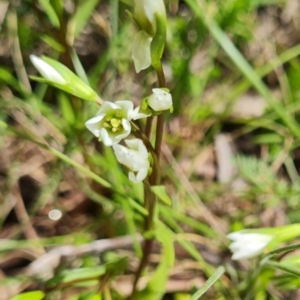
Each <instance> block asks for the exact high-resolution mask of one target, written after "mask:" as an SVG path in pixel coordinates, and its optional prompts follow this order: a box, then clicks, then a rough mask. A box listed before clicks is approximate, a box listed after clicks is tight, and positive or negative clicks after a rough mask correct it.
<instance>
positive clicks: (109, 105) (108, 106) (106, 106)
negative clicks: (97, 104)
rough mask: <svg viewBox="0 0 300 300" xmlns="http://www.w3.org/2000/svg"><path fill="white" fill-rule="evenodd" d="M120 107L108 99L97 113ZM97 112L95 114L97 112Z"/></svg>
mask: <svg viewBox="0 0 300 300" xmlns="http://www.w3.org/2000/svg"><path fill="white" fill-rule="evenodd" d="M116 109H120V106H119V105H117V104H116V103H113V102H110V101H104V102H103V104H102V105H101V108H100V109H99V111H98V113H108V112H110V111H112V110H116ZM98 113H97V114H98Z"/></svg>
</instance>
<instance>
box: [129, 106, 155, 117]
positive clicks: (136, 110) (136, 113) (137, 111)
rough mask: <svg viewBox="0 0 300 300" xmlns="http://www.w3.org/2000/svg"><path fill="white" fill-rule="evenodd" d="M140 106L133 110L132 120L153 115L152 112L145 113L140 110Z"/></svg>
mask: <svg viewBox="0 0 300 300" xmlns="http://www.w3.org/2000/svg"><path fill="white" fill-rule="evenodd" d="M139 110H140V107H139V106H138V107H136V108H135V110H134V111H133V112H132V114H131V115H130V118H129V119H130V120H138V119H143V118H147V117H149V116H151V114H147V115H146V114H143V113H140V112H139Z"/></svg>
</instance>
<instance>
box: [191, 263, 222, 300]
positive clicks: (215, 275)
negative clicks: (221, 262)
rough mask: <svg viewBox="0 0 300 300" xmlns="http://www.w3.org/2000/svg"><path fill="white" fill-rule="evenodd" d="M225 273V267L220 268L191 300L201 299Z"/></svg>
mask: <svg viewBox="0 0 300 300" xmlns="http://www.w3.org/2000/svg"><path fill="white" fill-rule="evenodd" d="M224 272H225V268H224V267H223V266H221V267H219V268H218V269H217V270H216V272H215V273H214V274H213V275H212V276H211V277H210V278H208V280H207V281H206V282H205V283H204V285H203V286H202V288H201V289H200V290H199V291H197V292H196V293H195V294H194V295H193V296H192V298H191V300H198V299H200V298H201V296H202V295H203V294H204V293H205V292H206V291H207V290H208V289H209V288H210V287H211V286H212V285H213V284H214V283H215V282H216V281H217V280H218V279H219V278H220V277H221V276H222V275H223V274H224Z"/></svg>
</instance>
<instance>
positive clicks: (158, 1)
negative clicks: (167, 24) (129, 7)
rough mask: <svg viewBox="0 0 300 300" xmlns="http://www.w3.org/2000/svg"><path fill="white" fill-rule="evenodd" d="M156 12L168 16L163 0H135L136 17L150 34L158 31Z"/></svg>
mask: <svg viewBox="0 0 300 300" xmlns="http://www.w3.org/2000/svg"><path fill="white" fill-rule="evenodd" d="M155 14H158V15H160V16H163V17H164V18H166V9H165V4H164V1H163V0H154V1H153V0H135V1H134V17H135V19H136V21H137V22H138V23H139V25H140V27H141V28H142V29H143V30H145V31H147V32H148V33H149V34H150V35H154V34H155V32H156V21H155Z"/></svg>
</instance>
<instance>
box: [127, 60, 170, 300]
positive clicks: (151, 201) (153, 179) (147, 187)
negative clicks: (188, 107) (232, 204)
mask: <svg viewBox="0 0 300 300" xmlns="http://www.w3.org/2000/svg"><path fill="white" fill-rule="evenodd" d="M155 71H156V75H157V79H158V85H159V87H161V88H162V87H165V85H166V81H165V75H164V72H163V69H162V66H161V64H160V65H159V66H158V67H157V68H155ZM152 119H153V118H148V120H147V124H146V129H145V134H143V133H142V132H140V131H137V134H138V135H140V137H141V138H142V139H143V141H144V143H145V145H146V146H147V148H148V149H149V150H150V151H151V154H152V156H153V172H152V174H151V176H150V177H149V182H145V183H144V191H145V193H144V199H145V203H144V205H145V209H147V211H148V216H147V217H146V218H145V232H147V231H151V230H152V229H153V227H154V213H155V206H156V201H157V200H156V196H155V195H154V194H153V192H152V190H151V186H152V185H158V184H160V168H159V156H160V152H161V144H162V139H163V129H164V115H163V113H162V114H161V115H159V116H158V117H157V126H156V140H155V148H154V149H153V147H152V145H151V143H150V141H149V138H150V134H151V126H152ZM149 144H150V145H149ZM148 146H149V147H148ZM153 150H154V151H153ZM153 241H154V239H153V238H150V239H147V240H145V243H144V246H143V257H142V259H141V261H140V264H139V267H138V269H137V271H136V273H135V278H134V282H133V286H132V292H131V295H130V297H129V300H134V299H135V296H136V292H137V284H138V281H139V278H140V277H141V274H142V272H143V270H144V269H145V267H146V265H147V262H148V257H149V255H150V253H151V250H152V245H153Z"/></svg>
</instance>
